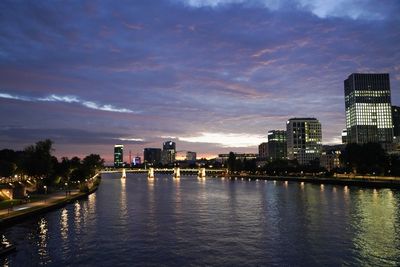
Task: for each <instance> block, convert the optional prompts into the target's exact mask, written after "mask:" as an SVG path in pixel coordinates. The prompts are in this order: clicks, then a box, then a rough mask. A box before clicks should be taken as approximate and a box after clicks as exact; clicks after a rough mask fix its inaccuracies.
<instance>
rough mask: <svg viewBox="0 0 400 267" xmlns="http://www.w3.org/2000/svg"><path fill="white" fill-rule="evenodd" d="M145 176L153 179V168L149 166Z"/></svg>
mask: <svg viewBox="0 0 400 267" xmlns="http://www.w3.org/2000/svg"><path fill="white" fill-rule="evenodd" d="M147 178H149V179H154V168H149V172H148V173H147Z"/></svg>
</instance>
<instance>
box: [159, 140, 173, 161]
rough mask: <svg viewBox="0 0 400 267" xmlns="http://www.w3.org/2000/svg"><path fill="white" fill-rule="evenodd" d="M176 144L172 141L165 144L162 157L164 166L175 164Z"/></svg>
mask: <svg viewBox="0 0 400 267" xmlns="http://www.w3.org/2000/svg"><path fill="white" fill-rule="evenodd" d="M175 155H176V144H175V142H172V141H167V142H164V143H163V151H162V155H161V161H162V164H164V165H166V164H172V163H174V162H175Z"/></svg>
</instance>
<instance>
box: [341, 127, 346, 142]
mask: <svg viewBox="0 0 400 267" xmlns="http://www.w3.org/2000/svg"><path fill="white" fill-rule="evenodd" d="M342 144H347V129H344V130H343V131H342Z"/></svg>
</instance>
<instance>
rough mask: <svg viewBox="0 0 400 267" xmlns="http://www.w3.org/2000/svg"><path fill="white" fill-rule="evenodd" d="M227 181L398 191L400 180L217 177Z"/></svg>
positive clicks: (254, 176)
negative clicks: (290, 183) (276, 182)
mask: <svg viewBox="0 0 400 267" xmlns="http://www.w3.org/2000/svg"><path fill="white" fill-rule="evenodd" d="M219 177H221V178H226V179H229V180H233V181H235V180H238V179H243V180H252V181H254V180H267V181H281V182H285V181H290V182H305V183H311V184H331V185H342V186H358V187H367V188H391V189H400V179H382V178H338V177H309V176H308V177H307V176H304V177H295V176H262V175H229V176H219Z"/></svg>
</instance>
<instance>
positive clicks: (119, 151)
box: [114, 145, 124, 168]
mask: <svg viewBox="0 0 400 267" xmlns="http://www.w3.org/2000/svg"><path fill="white" fill-rule="evenodd" d="M123 165H124V145H115V146H114V167H116V168H118V167H122V166H123Z"/></svg>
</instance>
